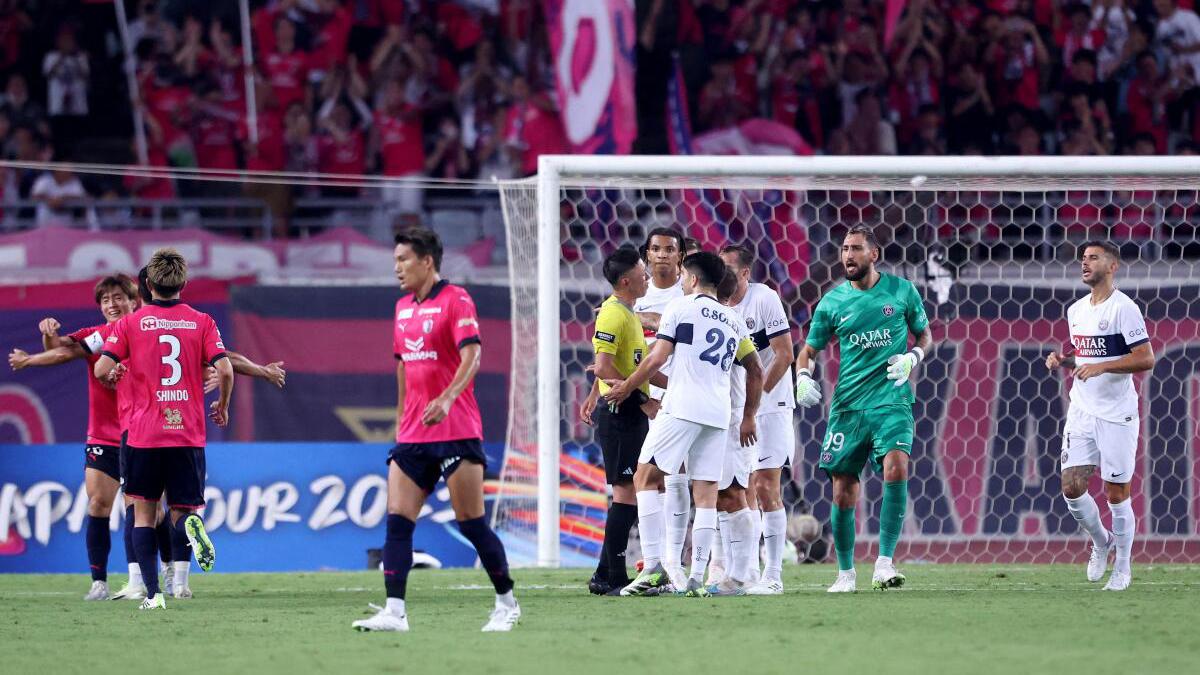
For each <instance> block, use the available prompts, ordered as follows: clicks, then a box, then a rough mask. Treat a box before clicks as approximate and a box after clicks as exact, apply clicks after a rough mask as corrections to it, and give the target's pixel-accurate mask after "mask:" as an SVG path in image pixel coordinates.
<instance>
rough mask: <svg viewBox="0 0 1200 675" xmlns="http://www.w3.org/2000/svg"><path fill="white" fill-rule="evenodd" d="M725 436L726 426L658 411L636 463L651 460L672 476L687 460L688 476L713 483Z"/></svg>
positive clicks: (719, 469)
mask: <svg viewBox="0 0 1200 675" xmlns="http://www.w3.org/2000/svg"><path fill="white" fill-rule="evenodd" d="M725 438H726V431H725V429H721V428H719V427H710V426H705V425H703V424H697V423H696V422H689V421H688V420H683V419H679V418H678V417H672V416H671V415H670V414H668V413H666V412H662V411H660V412H659V413H658V417H656V418H655V419H654V424H652V425H650V431H649V432H648V433H647V434H646V441H645V442H644V443H642V454H641V455H640V456H639V457H638V463H639V464H650V463H651V461H652V460H653V463H654V464H655V465H656V466H658V468H660V469H662V470H663V472H665V473H667V474H671V475H674V474H677V473H680V472H681V471H682V469H683V466H684V462H685V461H686V462H687V474H688V477H690V478H691V479H692V480H709V481H712V482H714V483H715V482H717V481H718V480H720V479H721V463H722V461H723V460H724V459H725Z"/></svg>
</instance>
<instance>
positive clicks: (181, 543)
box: [171, 518, 192, 562]
mask: <svg viewBox="0 0 1200 675" xmlns="http://www.w3.org/2000/svg"><path fill="white" fill-rule="evenodd" d="M182 525H183V518H180V519H179V522H178V523H176V527H173V528H171V560H173V561H175V562H183V561H185V560H191V559H192V547H191V544H189V543H188V538H187V534H186V533H184V531H183V527H181V526H182Z"/></svg>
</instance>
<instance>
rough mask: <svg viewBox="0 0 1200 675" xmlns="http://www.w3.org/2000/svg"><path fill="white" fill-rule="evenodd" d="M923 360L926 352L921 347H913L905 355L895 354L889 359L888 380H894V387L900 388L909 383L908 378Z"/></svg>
mask: <svg viewBox="0 0 1200 675" xmlns="http://www.w3.org/2000/svg"><path fill="white" fill-rule="evenodd" d="M923 358H925V350H923V349H921V348H920V347H913V348H912V350H910V351H908V352H905V353H903V354H893V355H892V356H891V357H889V358H888V369H887V378H888V379H889V380H894V382H893V383H892V384H893V386H896V387H899V386H900V385H902V384H904V383H905V382H908V376H909V375H910V374H911V373H912V371H913V368H916V367H917V364H918V363H920V362H921V359H923Z"/></svg>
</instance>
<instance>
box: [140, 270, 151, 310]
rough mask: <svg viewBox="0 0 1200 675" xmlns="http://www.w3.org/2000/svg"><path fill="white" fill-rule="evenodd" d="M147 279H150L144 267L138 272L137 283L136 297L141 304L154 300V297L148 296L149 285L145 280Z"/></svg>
mask: <svg viewBox="0 0 1200 675" xmlns="http://www.w3.org/2000/svg"><path fill="white" fill-rule="evenodd" d="M149 277H150V273H149V272H148V271H147V269H146V268H145V267H143V268H142V269H140V270H138V282H137V290H138V297H140V298H141V299H142V302H143V303H148V302H150V301H151V300H153V299H154V296H153V295H151V294H150V284H149V283H148V282H147V279H148V278H149Z"/></svg>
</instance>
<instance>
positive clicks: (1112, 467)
mask: <svg viewBox="0 0 1200 675" xmlns="http://www.w3.org/2000/svg"><path fill="white" fill-rule="evenodd" d="M1140 426H1141V424H1140V421H1139V420H1138V419H1136V418H1135V419H1134V420H1132V421H1130V422H1126V423H1120V422H1109V421H1108V420H1103V419H1100V418H1099V417H1095V416H1093V415H1089V414H1087V413H1086V412H1084V411H1082V410H1080V409H1079V408H1077V407H1076V406H1074V405H1072V406H1070V407H1068V408H1067V422H1066V424H1065V425H1064V426H1063V446H1062V456H1061V457H1060V461H1061V462H1062V468H1063V469H1070V468H1072V467H1076V466H1099V467H1100V477H1101V478H1103V479H1104V480H1105V481H1106V482H1108V483H1128V482H1129V481H1131V480H1133V469H1134V466H1135V465H1134V461H1135V459H1134V455H1136V454H1137V442H1138V427H1140Z"/></svg>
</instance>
